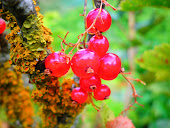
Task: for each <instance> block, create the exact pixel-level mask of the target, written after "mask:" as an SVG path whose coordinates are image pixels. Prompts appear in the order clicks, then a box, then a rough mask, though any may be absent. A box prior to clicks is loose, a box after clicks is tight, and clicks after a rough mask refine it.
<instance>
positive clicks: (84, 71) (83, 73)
mask: <svg viewBox="0 0 170 128" xmlns="http://www.w3.org/2000/svg"><path fill="white" fill-rule="evenodd" d="M99 64H100V59H99V56H98V55H97V53H95V52H94V51H92V50H90V49H81V50H79V51H77V52H76V53H75V54H74V55H73V57H72V60H71V68H72V71H73V72H74V74H75V75H76V76H78V77H83V78H88V77H91V76H93V75H94V74H95V72H97V70H98V68H99Z"/></svg>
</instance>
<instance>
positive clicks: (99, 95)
mask: <svg viewBox="0 0 170 128" xmlns="http://www.w3.org/2000/svg"><path fill="white" fill-rule="evenodd" d="M110 93H111V91H110V88H109V87H108V86H106V85H104V84H102V85H101V86H100V87H99V88H97V89H95V90H94V98H95V99H96V100H105V99H108V98H109V96H110Z"/></svg>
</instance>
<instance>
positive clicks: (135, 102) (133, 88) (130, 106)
mask: <svg viewBox="0 0 170 128" xmlns="http://www.w3.org/2000/svg"><path fill="white" fill-rule="evenodd" d="M120 74H121V75H122V76H123V77H124V78H125V79H126V80H127V81H128V83H129V84H130V85H131V87H132V91H133V97H134V102H133V103H132V104H130V105H129V106H128V107H127V108H125V109H124V110H123V111H122V112H121V113H120V114H123V113H124V112H126V111H128V110H131V108H132V107H135V106H133V105H134V104H138V105H140V106H142V107H144V106H143V105H142V104H139V103H138V101H137V97H142V96H139V95H138V94H137V93H136V89H135V86H134V85H133V84H132V83H131V82H130V80H135V81H140V82H141V80H139V79H132V78H128V77H126V76H125V75H124V73H123V72H120ZM142 82H143V81H142ZM142 82H141V83H142Z"/></svg>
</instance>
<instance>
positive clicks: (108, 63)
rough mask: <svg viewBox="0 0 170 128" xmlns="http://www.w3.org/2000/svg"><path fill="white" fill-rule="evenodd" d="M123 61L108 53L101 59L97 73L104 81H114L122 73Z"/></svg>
mask: <svg viewBox="0 0 170 128" xmlns="http://www.w3.org/2000/svg"><path fill="white" fill-rule="evenodd" d="M120 69H121V60H120V58H119V57H118V56H117V55H116V54H113V53H107V54H105V55H104V56H103V57H102V58H101V59H100V67H99V70H98V72H97V74H98V75H99V77H100V78H102V79H104V80H113V79H115V78H116V77H117V76H118V74H119V73H120Z"/></svg>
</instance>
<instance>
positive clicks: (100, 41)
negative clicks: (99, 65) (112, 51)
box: [88, 35, 109, 57]
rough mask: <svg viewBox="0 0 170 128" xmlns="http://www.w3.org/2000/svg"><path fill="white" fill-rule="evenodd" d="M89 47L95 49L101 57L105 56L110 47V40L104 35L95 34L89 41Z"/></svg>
mask: <svg viewBox="0 0 170 128" xmlns="http://www.w3.org/2000/svg"><path fill="white" fill-rule="evenodd" d="M88 48H89V49H91V50H93V51H95V52H96V53H97V54H98V55H99V56H100V57H101V56H103V55H104V54H105V53H106V52H107V51H108V49H109V42H108V40H107V38H106V37H105V36H103V35H101V36H96V35H94V36H93V37H92V38H91V39H90V41H89V46H88Z"/></svg>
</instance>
